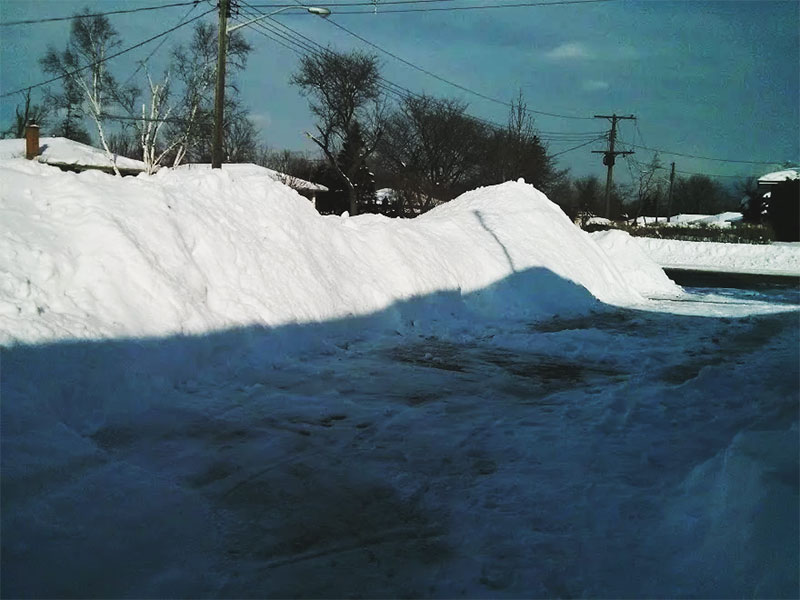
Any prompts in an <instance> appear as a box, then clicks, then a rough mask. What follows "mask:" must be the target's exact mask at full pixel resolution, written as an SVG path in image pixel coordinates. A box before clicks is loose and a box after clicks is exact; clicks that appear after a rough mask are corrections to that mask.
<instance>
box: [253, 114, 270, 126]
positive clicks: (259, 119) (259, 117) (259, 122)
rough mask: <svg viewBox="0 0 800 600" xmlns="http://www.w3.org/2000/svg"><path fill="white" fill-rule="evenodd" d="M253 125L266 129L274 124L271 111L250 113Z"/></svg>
mask: <svg viewBox="0 0 800 600" xmlns="http://www.w3.org/2000/svg"><path fill="white" fill-rule="evenodd" d="M248 117H250V120H251V121H252V122H253V125H255V126H256V127H259V128H261V129H265V128H267V127H269V126H270V125H272V116H271V115H270V114H269V113H266V114H264V113H250V114H249V115H248Z"/></svg>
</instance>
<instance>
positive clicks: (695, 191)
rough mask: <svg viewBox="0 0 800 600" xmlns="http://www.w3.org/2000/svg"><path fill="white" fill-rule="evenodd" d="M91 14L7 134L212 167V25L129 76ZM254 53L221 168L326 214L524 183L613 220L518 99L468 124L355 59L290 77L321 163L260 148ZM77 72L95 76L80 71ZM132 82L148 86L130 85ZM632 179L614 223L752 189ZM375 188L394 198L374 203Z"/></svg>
mask: <svg viewBox="0 0 800 600" xmlns="http://www.w3.org/2000/svg"><path fill="white" fill-rule="evenodd" d="M87 15H89V11H88V9H84V11H83V13H79V15H78V16H81V18H78V19H74V20H73V21H72V22H71V29H70V38H69V41H68V43H67V45H66V47H65V48H63V49H57V48H55V47H53V46H50V47H48V48H47V50H46V52H45V54H44V56H42V58H41V60H40V64H41V67H42V69H43V71H44V72H45V73H46V74H48V75H52V76H58V77H61V79H60V80H59V83H58V84H55V87H53V88H48V89H46V90H45V91H44V93H43V102H41V103H39V104H35V103H34V102H33V101H32V100H31V96H30V93H28V95H27V97H26V98H25V101H24V103H23V104H21V105H20V106H19V107H18V108H17V112H16V115H15V119H14V122H13V123H11V124H10V126H9V127H8V128H7V129H6V131H5V132H4V135H5V136H6V137H22V135H23V131H24V127H25V123H27V122H28V121H29V120H35V121H36V122H37V123H38V124H39V125H40V126H43V133H45V134H46V135H54V136H62V137H67V138H70V139H73V140H76V141H80V142H84V143H92V140H93V138H94V139H96V140H97V141H98V145H99V146H102V147H103V148H104V149H105V150H106V151H107V152H108V153H109V154H118V155H123V156H129V157H131V158H137V159H140V160H143V161H144V162H145V163H146V165H147V167H148V169H149V170H154V169H156V168H157V167H159V166H161V165H168V166H175V165H177V164H180V163H181V162H210V161H211V137H212V128H213V121H214V115H213V100H214V98H213V97H214V82H215V74H216V57H217V31H216V27H215V26H213V25H210V24H207V23H204V22H202V21H198V22H197V23H196V24H195V25H194V29H193V32H192V37H191V39H190V41H189V42H188V43H186V44H182V45H179V46H176V47H174V48H173V49H172V51H171V53H170V64H169V66H168V67H167V69H166V70H165V71H164V72H163V73H162V74H161V76H160V77H159V78H157V79H156V78H154V77H153V75H152V74H151V73H150V72H149V71H148V69H147V66H146V64H142V65H140V68H139V69H137V71H136V72H135V73H133V74H132V75H131V76H129V77H127V79H124V80H123V79H121V78H118V77H117V75H116V74H115V73H113V72H112V70H111V68H110V67H109V66H108V63H106V62H102V60H101V59H102V58H103V57H105V56H108V55H109V54H110V53H112V52H114V51H115V49H117V48H119V47H120V46H122V39H121V37H120V35H119V34H118V32H117V31H116V30H115V29H114V27H113V26H112V25H111V24H110V22H109V21H108V19H107V18H106V17H104V16H102V15H94V16H87ZM250 52H251V46H250V45H249V44H248V43H247V41H246V40H245V39H244V38H243V37H242V36H241V35H240V34H239V33H238V32H234V33H233V34H232V35H231V36H230V39H229V47H228V52H227V77H226V83H227V87H226V107H225V120H224V123H223V131H224V133H223V155H224V161H225V162H254V163H257V164H261V165H264V166H268V167H271V168H273V169H276V170H278V171H281V172H283V173H286V174H288V175H290V176H293V177H299V178H302V179H306V180H309V181H314V182H317V183H321V184H323V185H325V186H327V187H328V188H329V189H330V190H331V191H330V192H329V193H328V194H325V195H322V196H320V197H319V200H318V208H320V210H321V212H328V213H342V212H344V211H349V212H350V214H358V213H363V212H371V213H382V214H386V215H389V216H403V217H411V216H416V215H419V214H422V213H424V212H427V211H428V210H430V209H431V208H433V207H434V206H436V205H437V204H440V203H442V202H447V201H449V200H451V199H453V198H454V197H456V196H458V195H459V194H461V193H463V192H464V191H467V190H469V189H473V188H475V187H478V186H483V185H491V184H495V183H501V182H504V181H508V180H516V179H519V178H523V179H525V181H527V182H528V183H531V184H533V185H534V186H535V187H537V188H538V189H540V190H542V191H543V192H545V193H546V194H547V195H548V197H550V198H551V199H552V200H553V201H554V202H556V203H557V204H559V205H560V206H561V207H562V209H563V210H564V211H565V212H566V213H567V214H568V215H569V216H570V217H571V218H573V219H575V220H580V219H581V218H582V219H584V220H585V219H587V218H588V217H589V216H591V215H603V216H604V215H605V183H604V181H601V180H600V179H599V178H597V177H594V176H588V177H581V178H573V177H571V176H570V175H569V173H568V171H566V170H560V169H559V168H558V167H557V165H556V162H555V160H554V158H553V156H552V155H551V154H550V153H549V152H548V149H547V146H546V145H545V144H544V143H543V141H542V140H541V139H540V137H539V136H538V135H537V131H536V128H535V126H534V122H533V119H532V118H531V117H530V114H529V112H528V111H527V107H526V104H525V100H524V98H523V97H522V95H521V94H520V95H519V96H518V97H517V98H515V99H514V100H513V101H512V102H511V103H510V105H511V109H510V111H509V114H508V117H507V120H506V123H505V124H503V125H495V124H492V123H488V122H486V121H482V120H479V119H476V118H475V117H472V116H471V115H469V114H468V112H467V108H468V106H467V104H465V103H464V102H461V101H459V100H456V99H450V98H434V97H432V96H428V95H418V94H411V93H403V94H402V95H401V96H400V99H399V100H398V101H397V102H395V103H391V104H390V103H388V102H387V100H386V96H385V93H384V92H385V88H386V84H385V83H384V80H383V79H382V77H381V73H380V65H379V63H378V60H377V58H376V57H375V56H374V55H370V54H365V53H362V52H358V51H356V52H349V53H343V52H336V51H332V50H327V51H323V52H318V53H315V54H309V55H306V56H305V57H303V58H302V59H301V61H300V64H299V66H298V68H297V70H296V72H295V73H294V74H293V75H292V76H291V80H290V81H291V83H292V84H294V85H295V86H297V87H298V89H299V91H300V92H301V94H302V95H303V96H305V97H306V98H307V99H308V102H309V108H310V111H311V113H312V115H313V117H314V120H315V123H314V130H313V131H312V132H309V133H308V136H309V138H310V139H311V140H312V141H313V142H314V143H315V144H316V146H317V147H318V149H319V155H318V156H305V155H299V156H298V155H295V154H292V153H290V152H287V151H270V150H269V149H267V148H266V147H265V146H263V145H262V144H261V143H260V142H259V136H258V130H257V128H256V127H255V125H254V124H253V122H252V121H251V120H250V118H249V117H248V114H249V113H248V110H247V108H246V107H245V106H244V105H243V103H242V101H241V98H240V94H239V89H238V86H237V83H236V80H237V74H239V73H240V72H241V71H242V70H243V69H244V68H245V66H246V64H247V59H248V56H249V54H250ZM82 65H90V67H89V68H85V69H83V70H79V67H81V66H82ZM136 76H138V78H139V81H140V83H143V86H142V87H141V88H140V87H137V86H136V85H135V84H134V83H132V80H134V78H135V77H136ZM87 122H89V123H92V124H93V127H92V129H93V133H90V131H89V129H87V128H86V123H87ZM631 173H632V183H630V184H627V185H618V186H616V187H615V188H614V189H613V190H612V194H611V198H610V207H611V217H612V218H613V219H619V218H629V219H631V218H636V217H638V216H644V215H646V216H655V215H659V216H665V215H666V214H667V211H668V210H669V212H671V214H677V213H687V212H691V213H715V212H721V211H723V210H738V209H739V202H740V199H741V198H742V197H743V195H746V193H747V192H748V189H749V188H748V185H750V187H752V185H751V184H752V182H749V183H746V184H745V185H743V186H741V189H733V190H732V189H727V188H725V187H723V186H721V185H720V184H718V183H717V182H715V181H714V180H712V179H711V178H709V177H706V176H703V175H692V176H690V177H686V178H684V177H678V178H677V179H676V180H675V182H674V185H673V189H672V195H671V203H670V201H669V199H668V189H667V188H668V185H667V179H666V170H665V169H664V167H663V166H662V165H661V163H660V162H659V160H658V158H657V157H654V158H653V160H652V161H651V162H650V163H648V164H647V165H639V164H638V163H637V169H636V174H635V175H633V171H631ZM380 189H388V190H391V191H390V192H388V193H382V194H380V195H378V194H377V191H378V190H380ZM668 204H669V206H668Z"/></svg>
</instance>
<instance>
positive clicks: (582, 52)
mask: <svg viewBox="0 0 800 600" xmlns="http://www.w3.org/2000/svg"><path fill="white" fill-rule="evenodd" d="M545 56H546V57H547V58H549V59H552V60H565V59H566V60H569V59H575V58H592V53H591V52H589V50H588V48H586V46H585V45H583V44H581V43H580V42H568V43H566V44H561V45H560V46H556V47H555V48H553V49H552V50H550V51H549V52H547V53H546V54H545Z"/></svg>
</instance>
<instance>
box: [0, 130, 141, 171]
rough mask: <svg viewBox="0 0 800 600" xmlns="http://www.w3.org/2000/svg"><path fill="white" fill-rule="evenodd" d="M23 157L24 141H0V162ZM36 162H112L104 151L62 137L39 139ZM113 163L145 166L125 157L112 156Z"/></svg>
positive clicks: (97, 164)
mask: <svg viewBox="0 0 800 600" xmlns="http://www.w3.org/2000/svg"><path fill="white" fill-rule="evenodd" d="M24 156H25V140H24V139H12V140H0V160H7V159H11V158H20V157H23V158H24ZM37 160H38V162H41V163H48V164H60V165H80V166H84V167H111V166H112V160H111V159H109V158H108V155H107V154H106V153H105V151H104V150H100V149H99V148H95V147H94V146H87V145H86V144H81V143H80V142H76V141H73V140H68V139H67V138H63V137H43V138H40V139H39V157H38V159H37ZM113 163H115V164H116V165H117V167H119V168H120V169H134V170H142V171H143V170H144V169H145V164H144V163H143V162H142V161H140V160H134V159H132V158H127V157H125V156H119V155H116V154H115V155H113Z"/></svg>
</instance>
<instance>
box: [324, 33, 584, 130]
mask: <svg viewBox="0 0 800 600" xmlns="http://www.w3.org/2000/svg"><path fill="white" fill-rule="evenodd" d="M326 22H328V23H330V24H331V25H333V26H335V27H337V28H339V29H341V30H342V31H344V32H345V33H347V34H349V35H351V36H353V37H354V38H356V39H358V40H360V41H361V42H363V43H365V44H367V45H368V46H370V47H372V48H375V49H376V50H379V51H380V52H383V53H384V54H386V55H387V56H390V57H392V58H394V59H395V60H398V61H400V62H401V63H403V64H405V65H407V66H409V67H411V68H412V69H415V70H417V71H419V72H421V73H424V74H425V75H428V76H429V77H433V78H434V79H436V80H438V81H441V82H442V83H446V84H447V85H450V86H452V87H455V88H457V89H460V90H462V91H464V92H467V93H469V94H472V95H473V96H477V97H479V98H482V99H484V100H487V101H489V102H494V103H495V104H500V105H502V106H505V107H506V108H511V107H512V104H511V103H510V102H505V101H504V100H500V99H498V98H493V97H491V96H488V95H486V94H483V93H481V92H478V91H476V90H473V89H471V88H468V87H466V86H464V85H461V84H459V83H456V82H454V81H450V80H449V79H445V78H444V77H442V76H441V75H437V74H436V73H433V72H432V71H429V70H427V69H424V68H422V67H420V66H418V65H415V64H414V63H412V62H410V61H408V60H406V59H404V58H402V57H401V56H398V55H397V54H395V53H393V52H390V51H389V50H386V49H385V48H383V47H381V46H379V45H378V44H375V43H373V42H371V41H369V40H368V39H366V38H364V37H362V36H360V35H359V34H357V33H355V32H354V31H351V30H349V29H348V28H347V27H345V26H344V25H342V24H340V23H337V22H336V21H334V20H333V19H330V18H327V19H326ZM526 112H530V113H533V114H537V115H545V116H548V117H556V118H560V119H579V120H591V119H592V117H576V116H572V115H562V114H558V113H552V112H546V111H542V110H533V109H526Z"/></svg>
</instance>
